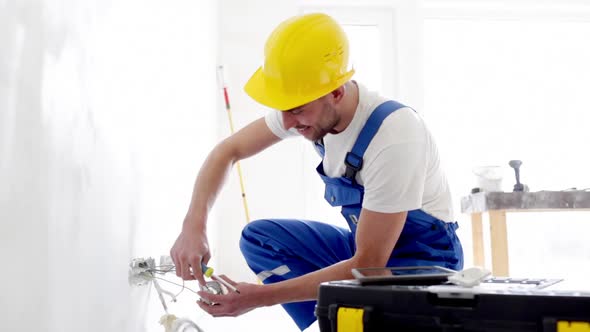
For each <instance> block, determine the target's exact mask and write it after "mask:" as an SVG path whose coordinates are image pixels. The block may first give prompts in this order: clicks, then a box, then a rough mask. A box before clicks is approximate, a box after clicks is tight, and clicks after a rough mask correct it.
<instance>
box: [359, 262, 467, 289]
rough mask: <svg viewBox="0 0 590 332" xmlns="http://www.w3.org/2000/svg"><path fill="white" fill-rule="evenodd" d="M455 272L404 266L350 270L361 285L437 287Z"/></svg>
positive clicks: (430, 267) (444, 269)
mask: <svg viewBox="0 0 590 332" xmlns="http://www.w3.org/2000/svg"><path fill="white" fill-rule="evenodd" d="M455 273H457V271H454V270H451V269H447V268H444V267H441V266H405V267H376V268H359V269H352V275H353V276H354V277H355V278H356V279H357V280H358V281H359V282H360V283H361V284H362V285H367V284H388V285H437V284H442V283H445V282H447V281H448V277H449V276H451V275H453V274H455Z"/></svg>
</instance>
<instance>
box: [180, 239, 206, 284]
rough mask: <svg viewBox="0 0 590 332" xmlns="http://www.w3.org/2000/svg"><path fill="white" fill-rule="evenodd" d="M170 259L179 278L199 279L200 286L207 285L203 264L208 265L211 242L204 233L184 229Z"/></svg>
mask: <svg viewBox="0 0 590 332" xmlns="http://www.w3.org/2000/svg"><path fill="white" fill-rule="evenodd" d="M170 257H172V260H173V261H174V265H175V266H176V275H177V276H178V277H180V278H182V279H183V280H194V279H197V280H198V281H199V284H201V285H205V279H204V278H203V271H201V262H203V263H205V264H207V262H209V259H211V254H210V252H209V241H208V240H207V235H206V234H205V233H204V232H201V231H198V230H194V229H190V228H185V229H183V230H182V232H181V233H180V235H179V236H178V238H177V239H176V242H175V243H174V246H172V249H171V250H170ZM191 270H192V271H191Z"/></svg>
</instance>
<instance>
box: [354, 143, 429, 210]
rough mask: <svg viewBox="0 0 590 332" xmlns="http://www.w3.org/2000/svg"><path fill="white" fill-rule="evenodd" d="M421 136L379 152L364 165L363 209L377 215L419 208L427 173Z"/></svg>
mask: <svg viewBox="0 0 590 332" xmlns="http://www.w3.org/2000/svg"><path fill="white" fill-rule="evenodd" d="M426 143H427V142H426V140H425V139H424V136H423V135H420V134H419V133H418V135H416V136H414V137H413V138H411V139H408V140H404V141H402V142H398V143H395V144H390V145H387V146H385V147H384V148H383V149H381V150H380V151H379V152H378V153H377V154H376V156H375V158H373V160H371V161H370V164H368V165H365V167H366V168H365V171H364V174H363V182H364V184H363V185H364V188H365V195H364V199H363V208H366V209H368V210H371V211H375V212H381V213H395V212H403V211H410V210H415V209H420V208H421V207H422V203H423V202H422V197H423V193H424V184H425V181H426V172H427V158H426V156H427V151H426V150H427V145H426Z"/></svg>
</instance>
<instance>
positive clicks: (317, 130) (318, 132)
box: [305, 104, 340, 142]
mask: <svg viewBox="0 0 590 332" xmlns="http://www.w3.org/2000/svg"><path fill="white" fill-rule="evenodd" d="M323 113H324V114H326V115H329V117H328V118H327V119H326V121H325V122H326V123H323V124H319V125H318V126H313V127H310V129H311V131H312V132H311V135H310V136H309V137H305V138H307V139H308V140H310V141H312V142H315V141H317V140H319V139H321V138H323V137H324V136H326V135H327V134H337V133H338V131H336V130H334V127H336V125H337V124H338V122H339V121H340V117H338V116H337V115H336V111H335V110H334V109H333V108H331V107H330V105H328V104H325V105H324V109H323Z"/></svg>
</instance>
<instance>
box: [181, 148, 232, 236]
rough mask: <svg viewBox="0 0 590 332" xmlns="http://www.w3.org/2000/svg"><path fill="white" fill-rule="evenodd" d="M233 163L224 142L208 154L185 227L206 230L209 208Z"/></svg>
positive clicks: (198, 177) (196, 185) (195, 187)
mask: <svg viewBox="0 0 590 332" xmlns="http://www.w3.org/2000/svg"><path fill="white" fill-rule="evenodd" d="M232 164H233V158H232V157H231V154H230V153H229V152H228V150H227V148H225V146H224V143H221V144H219V145H218V146H217V147H215V149H213V151H211V153H210V154H209V156H207V159H206V160H205V163H204V164H203V166H202V167H201V170H200V171H199V174H198V176H197V180H196V181H195V185H194V187H193V195H192V198H191V203H190V206H189V209H188V212H187V215H186V218H185V220H184V225H183V228H187V227H191V228H194V227H197V228H199V230H201V231H205V228H206V223H207V215H208V214H209V210H210V209H211V207H212V206H213V203H214V202H215V199H216V198H217V194H218V193H219V191H220V190H221V187H222V185H223V183H224V182H225V179H226V178H227V174H228V173H229V171H230V169H231V167H232Z"/></svg>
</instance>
